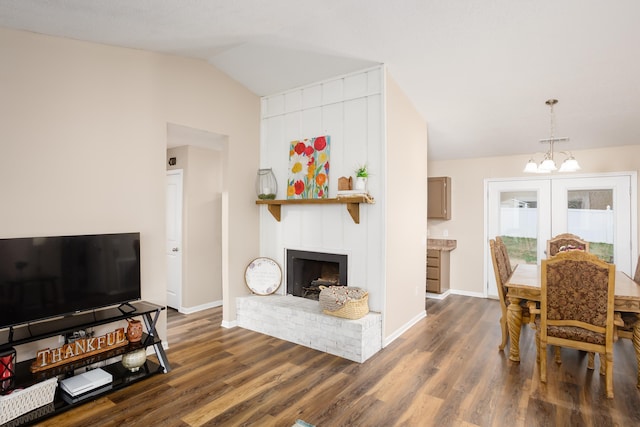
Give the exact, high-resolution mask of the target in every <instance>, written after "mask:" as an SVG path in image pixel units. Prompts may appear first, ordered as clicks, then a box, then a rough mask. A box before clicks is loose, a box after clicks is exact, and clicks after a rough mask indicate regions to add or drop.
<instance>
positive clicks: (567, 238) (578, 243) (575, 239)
mask: <svg viewBox="0 0 640 427" xmlns="http://www.w3.org/2000/svg"><path fill="white" fill-rule="evenodd" d="M563 247H565V248H567V247H573V248H575V249H578V250H582V251H584V252H589V242H587V241H586V240H582V239H581V238H580V237H579V236H576V235H575V234H571V233H563V234H558V235H557V236H555V237H552V238H551V239H549V240H547V257H551V256H554V255H556V254H557V253H558V252H560V250H561V249H562V248H563Z"/></svg>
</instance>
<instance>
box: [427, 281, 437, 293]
mask: <svg viewBox="0 0 640 427" xmlns="http://www.w3.org/2000/svg"><path fill="white" fill-rule="evenodd" d="M427 292H434V293H440V280H433V279H427Z"/></svg>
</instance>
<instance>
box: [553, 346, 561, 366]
mask: <svg viewBox="0 0 640 427" xmlns="http://www.w3.org/2000/svg"><path fill="white" fill-rule="evenodd" d="M554 353H555V359H556V363H557V364H558V365H561V364H562V358H561V357H560V347H559V346H555V348H554Z"/></svg>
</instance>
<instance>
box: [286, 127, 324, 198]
mask: <svg viewBox="0 0 640 427" xmlns="http://www.w3.org/2000/svg"><path fill="white" fill-rule="evenodd" d="M329 142H330V138H329V135H324V136H318V137H315V138H309V139H304V140H302V141H291V148H290V149H289V181H288V182H287V199H326V198H327V197H329V196H328V193H329V191H328V190H329V145H330V144H329Z"/></svg>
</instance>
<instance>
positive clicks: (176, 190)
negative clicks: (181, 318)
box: [166, 169, 182, 310]
mask: <svg viewBox="0 0 640 427" xmlns="http://www.w3.org/2000/svg"><path fill="white" fill-rule="evenodd" d="M166 209H167V242H166V253H167V305H168V306H169V307H172V308H175V309H176V310H180V308H181V305H182V169H175V170H170V171H167V206H166Z"/></svg>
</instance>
